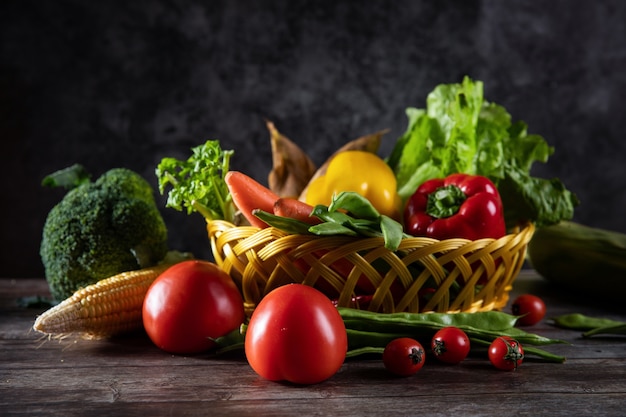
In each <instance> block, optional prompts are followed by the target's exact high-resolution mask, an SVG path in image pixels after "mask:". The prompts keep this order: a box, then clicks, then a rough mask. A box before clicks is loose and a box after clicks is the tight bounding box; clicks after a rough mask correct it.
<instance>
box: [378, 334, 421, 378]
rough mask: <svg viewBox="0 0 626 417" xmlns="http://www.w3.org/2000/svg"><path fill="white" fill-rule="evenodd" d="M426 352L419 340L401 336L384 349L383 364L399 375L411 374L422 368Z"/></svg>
mask: <svg viewBox="0 0 626 417" xmlns="http://www.w3.org/2000/svg"><path fill="white" fill-rule="evenodd" d="M424 362H426V352H424V348H423V347H422V345H421V344H420V342H418V341H417V340H414V339H411V338H410V337H400V338H398V339H394V340H392V341H391V342H389V343H388V344H387V346H386V347H385V350H384V351H383V364H384V365H385V368H387V369H388V370H389V371H390V372H391V373H393V374H395V375H398V376H411V375H413V374H415V373H416V372H417V371H419V370H420V369H422V367H423V366H424Z"/></svg>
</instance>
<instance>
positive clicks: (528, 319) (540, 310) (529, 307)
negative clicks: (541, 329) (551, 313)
mask: <svg viewBox="0 0 626 417" xmlns="http://www.w3.org/2000/svg"><path fill="white" fill-rule="evenodd" d="M511 310H512V311H513V315H515V316H521V317H520V318H518V319H517V324H519V325H520V326H532V325H535V324H537V323H539V322H540V321H541V319H543V318H544V316H545V315H546V304H545V303H544V302H543V300H542V299H541V298H539V297H537V296H536V295H532V294H522V295H520V296H519V297H517V298H516V299H515V300H514V301H513V304H512V305H511Z"/></svg>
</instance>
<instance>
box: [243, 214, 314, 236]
mask: <svg viewBox="0 0 626 417" xmlns="http://www.w3.org/2000/svg"><path fill="white" fill-rule="evenodd" d="M252 214H254V215H255V216H256V217H258V218H259V219H261V220H263V221H264V222H265V223H267V224H269V225H270V226H272V227H275V228H277V229H280V230H282V231H284V232H287V233H293V234H308V233H309V227H310V226H311V225H310V224H308V223H305V222H303V221H300V220H297V219H293V218H291V217H283V216H277V215H275V214H272V213H268V212H267V211H263V210H260V209H256V210H253V211H252Z"/></svg>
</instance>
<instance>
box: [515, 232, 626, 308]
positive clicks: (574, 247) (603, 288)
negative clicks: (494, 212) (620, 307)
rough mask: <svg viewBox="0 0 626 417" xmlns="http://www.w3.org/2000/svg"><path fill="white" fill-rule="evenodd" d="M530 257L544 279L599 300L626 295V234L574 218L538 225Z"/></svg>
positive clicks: (620, 298)
mask: <svg viewBox="0 0 626 417" xmlns="http://www.w3.org/2000/svg"><path fill="white" fill-rule="evenodd" d="M527 255H528V260H529V262H530V264H531V266H532V267H533V268H534V269H535V270H536V271H537V272H538V273H539V274H540V275H541V276H543V277H544V278H545V279H547V280H549V281H551V282H554V283H555V284H557V285H559V286H561V287H562V288H563V289H564V290H567V291H569V290H571V291H575V292H579V293H583V294H586V295H588V296H595V297H598V300H603V299H610V300H619V301H620V302H622V301H623V300H624V298H625V296H626V234H623V233H619V232H616V231H611V230H605V229H599V228H593V227H589V226H585V225H582V224H579V223H575V222H571V221H562V222H560V223H558V224H555V225H552V226H546V227H541V228H538V229H537V230H536V231H535V234H534V235H533V238H532V239H531V241H530V243H529V244H528V251H527Z"/></svg>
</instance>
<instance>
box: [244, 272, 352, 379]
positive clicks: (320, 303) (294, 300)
mask: <svg viewBox="0 0 626 417" xmlns="http://www.w3.org/2000/svg"><path fill="white" fill-rule="evenodd" d="M347 349H348V336H347V333H346V327H345V325H344V323H343V319H342V318H341V316H340V315H339V312H338V311H337V309H336V308H335V307H334V306H333V304H332V302H331V301H330V299H329V298H328V297H326V296H325V295H324V294H322V293H321V292H320V291H318V290H316V289H315V288H312V287H309V286H307V285H303V284H288V285H284V286H281V287H278V288H277V289H275V290H273V291H271V292H270V293H269V294H267V295H266V296H265V297H264V298H263V299H262V300H261V302H260V303H259V304H258V305H257V307H256V309H255V310H254V313H252V317H251V318H250V323H249V324H248V329H247V330H246V337H245V352H246V357H247V359H248V362H249V363H250V366H251V367H252V369H254V371H255V372H256V373H257V374H259V375H260V376H262V377H263V378H266V379H269V380H271V381H289V382H292V383H295V384H316V383H318V382H322V381H324V380H326V379H328V378H330V377H331V376H333V375H334V374H335V373H336V372H337V371H338V370H339V368H341V365H342V364H343V362H344V360H345V358H346V352H347Z"/></svg>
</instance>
